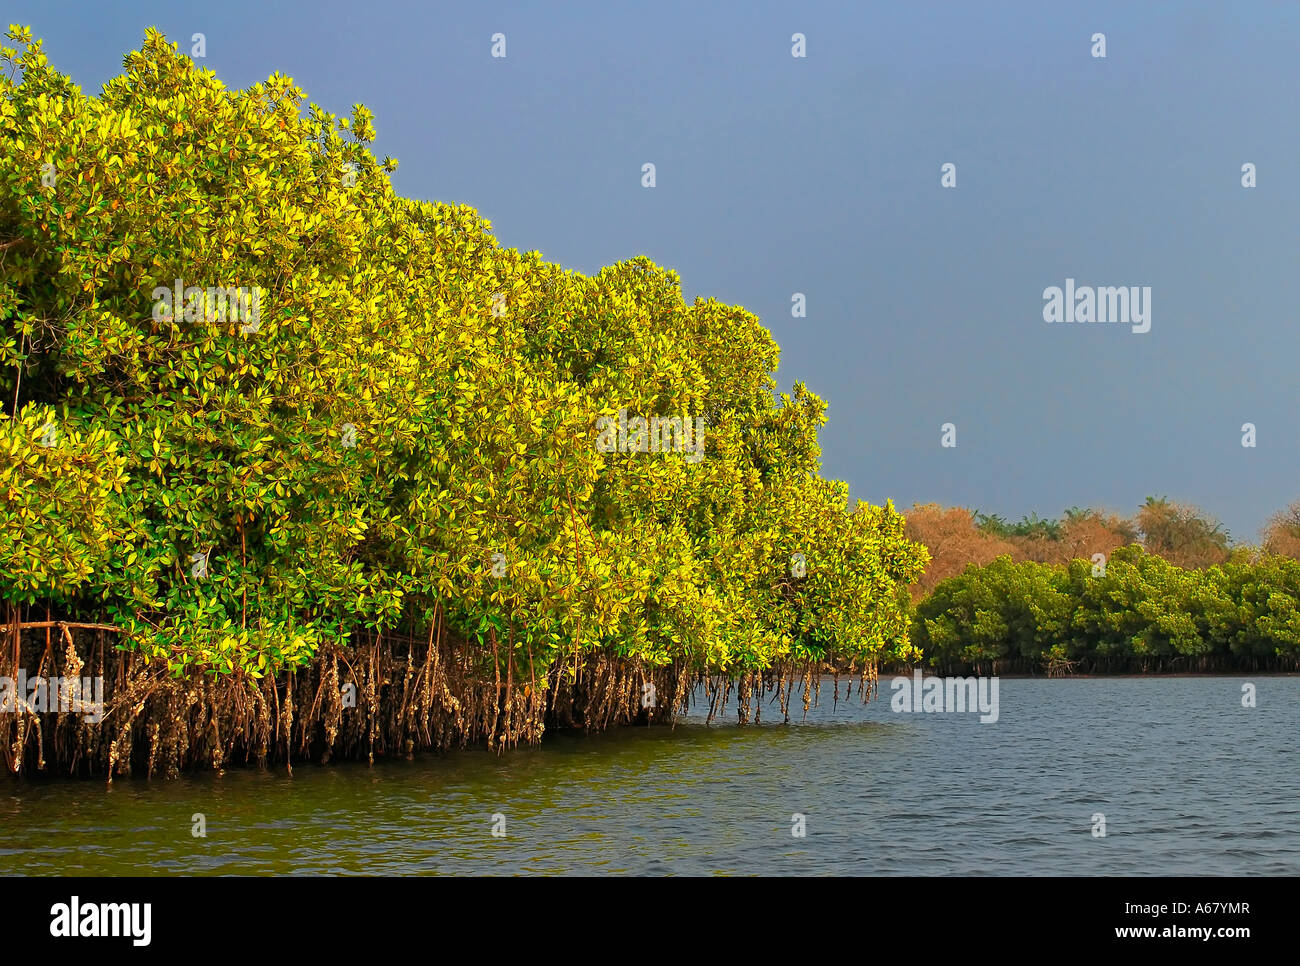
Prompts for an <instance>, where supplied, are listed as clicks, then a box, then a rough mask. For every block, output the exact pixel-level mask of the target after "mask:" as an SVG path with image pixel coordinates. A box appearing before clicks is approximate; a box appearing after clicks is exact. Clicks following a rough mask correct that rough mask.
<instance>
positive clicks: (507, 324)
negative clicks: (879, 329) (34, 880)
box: [0, 28, 1300, 781]
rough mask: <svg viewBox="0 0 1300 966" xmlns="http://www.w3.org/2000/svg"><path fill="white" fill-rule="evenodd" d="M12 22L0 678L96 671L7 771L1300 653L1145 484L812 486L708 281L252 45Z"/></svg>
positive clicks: (615, 720) (1280, 579) (794, 405)
mask: <svg viewBox="0 0 1300 966" xmlns="http://www.w3.org/2000/svg"><path fill="white" fill-rule="evenodd" d="M8 38H9V41H10V43H11V44H12V45H13V46H8V47H6V48H5V49H4V50H3V51H0V501H2V503H0V506H2V507H3V514H4V519H3V521H0V522H2V523H3V527H2V528H0V598H3V613H0V688H3V687H4V686H5V682H6V681H7V682H13V681H15V680H19V679H26V680H32V679H45V680H53V679H56V678H57V679H58V680H60V681H72V682H80V681H84V680H88V679H89V680H101V679H102V685H103V687H102V691H101V692H100V693H101V694H102V695H103V709H102V718H101V717H100V716H98V715H96V716H93V720H92V716H88V715H84V714H81V713H78V712H77V711H76V710H68V708H69V707H73V706H72V705H64V704H60V705H59V707H57V708H39V707H30V706H27V705H26V704H23V706H22V707H21V708H20V709H19V710H17V711H14V712H10V713H0V757H3V760H4V764H5V767H6V770H7V771H8V772H9V773H10V774H13V775H34V774H38V773H44V774H65V775H75V776H98V777H100V778H107V779H108V780H109V781H111V780H112V778H113V776H115V775H129V774H143V775H162V776H172V775H176V774H178V773H179V772H180V771H182V770H187V769H196V768H213V769H218V770H220V769H222V768H225V767H229V766H233V765H241V764H245V763H248V764H255V765H260V766H268V765H271V764H282V765H286V766H289V767H291V766H292V764H293V763H294V762H305V761H318V762H325V761H329V760H331V759H344V758H347V759H367V760H370V761H373V760H374V759H375V758H376V757H377V756H385V757H403V756H404V757H410V756H412V755H413V754H415V753H416V752H418V751H422V750H436V751H445V750H448V749H451V748H456V747H465V746H468V745H479V746H483V745H486V746H487V747H488V748H490V749H492V750H494V751H504V750H505V749H507V748H510V747H513V746H516V745H519V744H535V743H537V742H538V741H539V740H540V739H541V736H542V734H543V733H544V732H545V731H546V730H547V729H554V728H585V729H591V730H598V729H603V728H608V727H614V726H618V725H631V724H657V723H671V722H672V721H674V720H675V719H676V717H677V715H678V714H679V713H680V712H681V710H682V709H683V707H684V706H685V705H686V703H687V702H688V701H690V700H692V695H693V694H695V693H696V692H697V691H698V689H699V687H700V686H701V685H702V686H703V689H704V690H703V692H702V693H703V695H704V697H703V701H704V703H705V704H706V705H707V708H708V716H709V718H710V719H712V717H713V716H714V715H715V714H717V713H720V712H721V710H722V709H723V707H724V706H726V705H727V704H728V702H729V701H730V700H731V699H732V698H733V697H734V698H735V699H736V700H737V703H738V708H739V712H738V713H739V717H740V720H741V721H742V722H746V721H749V720H754V721H758V720H760V719H761V717H762V715H764V714H771V711H770V710H768V709H769V708H770V706H771V703H772V702H774V703H775V706H776V708H777V709H778V711H779V713H780V714H781V715H782V716H783V717H784V718H785V719H786V720H788V719H789V717H790V715H791V714H797V713H799V711H800V709H802V710H803V711H804V712H806V711H807V709H808V708H809V707H810V705H811V703H814V702H816V701H817V700H818V697H819V694H820V691H821V689H822V688H823V686H824V683H823V678H822V676H823V675H825V674H829V675H831V676H832V678H833V685H832V686H833V688H834V693H835V697H836V700H838V699H839V697H840V688H841V685H842V684H844V685H846V686H847V689H848V692H849V693H856V694H857V695H858V696H859V697H860V698H863V699H866V698H868V697H870V696H871V694H872V693H873V691H874V690H875V687H876V685H877V683H878V680H879V677H880V676H881V675H882V674H885V673H889V671H888V669H897V670H901V671H904V672H905V673H910V671H911V669H912V668H913V667H924V668H925V669H926V671H927V673H934V672H939V673H945V674H947V673H965V672H975V673H981V674H984V673H994V674H1000V673H1009V674H1015V673H1020V672H1022V671H1023V672H1025V673H1029V674H1035V673H1046V674H1050V675H1056V674H1080V673H1090V672H1097V671H1105V672H1116V673H1131V672H1134V671H1138V672H1143V671H1159V670H1162V669H1172V670H1174V671H1175V672H1176V673H1178V672H1183V673H1185V672H1189V671H1191V672H1195V671H1207V670H1251V671H1277V672H1286V671H1294V670H1296V669H1297V653H1298V650H1297V647H1298V646H1297V644H1296V643H1295V642H1296V641H1300V616H1298V615H1297V613H1296V607H1297V606H1300V605H1297V603H1296V601H1297V599H1300V564H1297V563H1296V562H1295V561H1294V560H1290V559H1289V558H1285V557H1283V556H1281V555H1279V553H1278V552H1277V551H1278V548H1277V547H1271V548H1268V550H1267V552H1264V551H1261V552H1259V553H1255V554H1254V555H1253V556H1251V555H1250V554H1247V553H1246V552H1245V551H1240V550H1233V551H1229V550H1228V548H1227V544H1226V535H1225V534H1222V533H1221V532H1219V531H1217V530H1215V528H1214V527H1210V531H1209V536H1208V537H1207V536H1206V534H1205V533H1202V532H1201V531H1199V530H1196V528H1195V526H1193V528H1192V530H1191V531H1186V525H1187V519H1186V518H1185V514H1183V515H1180V514H1182V511H1181V510H1180V509H1179V508H1177V507H1174V506H1173V505H1170V504H1167V502H1166V504H1165V505H1164V507H1163V509H1162V508H1161V507H1159V506H1157V507H1156V508H1155V509H1152V508H1151V507H1147V508H1144V512H1146V513H1147V516H1146V517H1145V518H1143V521H1142V522H1140V525H1138V526H1137V527H1136V528H1135V527H1132V526H1129V525H1128V524H1127V523H1125V522H1124V521H1120V520H1119V519H1118V518H1115V517H1112V516H1105V515H1102V514H1095V513H1093V511H1087V512H1086V513H1085V512H1083V511H1080V513H1079V515H1078V516H1077V518H1073V517H1072V518H1071V519H1069V520H1068V521H1067V525H1064V526H1061V527H1057V530H1059V533H1057V534H1056V535H1053V534H1054V532H1055V531H1053V529H1052V528H1053V527H1054V526H1056V523H1055V522H1053V521H1040V520H1038V519H1037V518H1034V519H1033V520H1031V521H1028V525H1027V529H1025V530H1024V532H1023V533H1022V532H1020V531H1018V530H1016V528H1015V527H1013V526H1010V525H1007V524H1005V523H1004V522H1002V521H1000V520H999V519H998V518H995V517H984V516H982V515H979V514H975V515H971V514H969V513H968V512H967V511H964V510H941V509H939V508H936V507H919V508H913V510H911V511H909V512H908V514H907V515H906V519H905V517H904V515H903V514H900V513H899V512H897V511H896V510H895V508H894V506H893V504H892V502H889V503H886V504H885V505H884V506H883V507H882V506H872V505H870V504H867V503H865V502H863V501H858V502H857V503H856V505H854V506H852V507H850V500H849V493H848V487H847V486H846V485H845V484H843V483H840V482H837V481H832V480H825V479H823V478H822V477H821V476H820V466H821V452H820V447H819V444H818V439H817V434H818V430H819V428H820V427H821V426H822V425H823V424H824V423H825V420H826V415H825V414H826V406H825V404H824V403H823V402H822V400H820V399H819V398H818V397H817V396H816V395H814V394H813V393H812V392H810V391H809V390H808V389H807V388H806V387H805V386H804V385H803V384H802V383H796V384H795V386H794V388H793V391H792V393H789V394H786V393H778V392H777V390H776V387H777V383H776V380H775V373H776V367H777V361H778V356H779V350H778V347H777V345H776V344H775V342H774V341H773V340H772V338H771V335H770V333H769V332H768V331H767V330H766V329H765V328H764V327H763V326H762V325H761V324H760V323H759V320H758V319H757V318H756V317H755V316H753V315H752V314H751V313H749V312H747V311H745V310H744V309H743V308H740V307H737V306H728V305H724V304H721V303H719V302H717V301H715V300H712V299H703V298H697V299H696V300H695V301H694V302H693V303H692V304H686V303H685V301H684V300H683V297H682V293H681V287H680V282H679V279H678V276H677V275H676V274H675V273H673V272H671V271H668V270H665V269H662V268H660V267H658V266H657V265H655V264H654V263H653V262H652V261H650V260H649V259H648V258H645V257H636V258H633V259H630V260H628V261H625V262H622V263H619V264H616V265H613V266H611V267H608V268H605V269H603V270H601V271H600V272H599V273H597V274H596V275H595V276H594V277H588V276H584V275H582V274H580V273H577V272H574V271H569V270H566V269H564V268H562V267H560V266H557V265H553V264H550V263H547V262H544V261H543V260H542V257H541V255H540V254H539V253H536V252H528V253H520V252H518V251H517V250H514V249H505V248H502V247H500V246H499V245H498V244H497V242H496V240H495V239H494V238H493V237H492V235H491V234H490V233H489V230H490V228H491V226H490V224H489V223H488V222H487V221H485V220H484V219H482V218H480V217H479V215H478V214H477V213H476V212H475V211H474V210H473V209H471V208H469V207H468V206H464V205H448V204H441V203H431V202H423V201H415V200H410V199H406V198H402V197H400V196H398V195H397V194H396V193H395V191H394V190H393V188H392V185H391V181H390V178H389V175H390V174H391V172H392V171H394V170H395V169H396V167H397V162H396V161H394V160H392V159H390V158H384V159H383V160H378V159H376V158H375V157H374V156H373V155H372V154H371V152H370V149H369V147H368V146H369V145H370V144H371V143H372V142H373V140H374V138H375V136H376V135H375V131H374V127H373V118H372V116H371V114H370V112H369V111H367V110H366V109H365V108H364V107H363V106H360V105H356V106H355V107H354V109H353V111H352V114H351V116H349V117H339V116H336V115H333V114H331V113H329V112H327V111H324V110H323V109H322V108H320V107H318V106H316V105H314V104H309V103H307V102H306V101H305V97H304V95H303V92H302V91H301V90H299V89H298V88H297V87H295V86H294V85H293V83H292V81H291V80H289V79H288V78H285V77H283V76H280V75H274V76H272V77H271V78H269V79H268V80H267V81H266V82H265V83H263V84H257V85H254V86H253V87H250V88H248V89H247V90H242V91H238V90H236V91H232V90H228V89H226V88H225V87H224V85H222V84H221V82H220V81H219V80H218V79H217V78H216V76H215V75H214V74H213V73H212V72H211V71H209V70H201V69H198V68H197V67H196V66H195V65H194V63H193V62H192V61H191V60H190V59H189V58H186V57H184V56H181V55H180V54H178V53H177V49H176V45H174V44H170V43H168V42H167V41H166V40H165V38H163V37H162V35H161V34H159V33H157V32H156V31H153V30H150V31H148V32H147V33H146V36H145V41H144V44H143V46H142V48H141V49H140V50H139V51H135V52H132V53H130V54H128V55H127V56H126V58H125V61H124V64H125V73H124V74H123V75H122V76H121V77H118V78H116V79H114V80H112V81H110V82H109V83H108V84H106V85H105V86H104V88H103V90H102V91H101V93H100V94H98V95H96V96H87V95H85V94H83V93H82V92H81V91H80V90H79V89H78V88H77V87H76V85H74V84H73V83H72V81H71V80H70V79H69V78H68V77H66V76H65V75H62V74H59V73H58V72H57V71H54V70H52V69H51V68H50V67H49V64H48V61H47V59H46V57H45V54H44V53H43V51H42V49H41V44H40V42H39V41H34V40H33V39H32V38H31V35H30V31H28V30H27V29H25V28H11V29H10V32H9V34H8ZM615 426H617V429H618V432H617V434H614V432H613V427H615ZM687 427H690V430H691V431H690V434H689V435H687V434H686V432H685V431H686V429H687ZM1150 502H1151V501H1148V503H1150ZM1165 511H1168V512H1165ZM1161 513H1164V514H1165V516H1164V517H1161V516H1160V514H1161ZM954 514H955V516H954ZM962 514H965V518H964V522H963V518H962ZM1161 520H1163V521H1164V523H1165V524H1168V526H1167V527H1166V529H1165V530H1162V529H1160V526H1161V525H1163V524H1161V523H1160V521H1161ZM1297 521H1300V516H1297ZM963 526H965V527H966V530H963V529H962V527H963ZM1017 526H1019V525H1017ZM1180 526H1182V527H1184V530H1178V527H1180ZM999 527H1001V528H1004V529H1005V532H1002V531H1000V530H999ZM1170 528H1172V529H1170ZM967 531H971V532H967ZM1184 531H1186V532H1184ZM1193 531H1195V533H1194V534H1193V536H1195V539H1191V538H1189V539H1188V540H1187V541H1184V542H1183V543H1180V544H1179V549H1178V553H1180V554H1183V556H1181V557H1180V556H1177V554H1175V552H1174V549H1175V548H1174V543H1177V542H1178V540H1182V537H1177V535H1178V534H1183V536H1186V534H1187V533H1192V532H1193ZM972 532H973V533H974V534H975V535H974V536H972V535H971V533H972ZM1139 532H1140V533H1141V536H1142V540H1143V542H1144V544H1145V549H1144V548H1143V547H1142V546H1131V545H1130V544H1132V543H1133V540H1134V538H1136V537H1137V536H1138V533H1139ZM1295 533H1296V534H1297V535H1300V525H1297V526H1296V527H1295ZM1061 534H1064V535H1065V536H1061ZM1169 534H1174V536H1173V537H1169ZM1165 537H1169V539H1170V540H1173V541H1174V543H1170V544H1169V546H1168V547H1164V545H1163V544H1161V542H1160V541H1161V540H1162V539H1165ZM1175 537H1177V539H1175ZM1112 538H1113V539H1112ZM1207 540H1208V542H1206V541H1207ZM963 541H965V542H963ZM1198 541H1199V542H1198ZM1004 545H1005V546H1004ZM1296 546H1300V540H1297V543H1296ZM927 547H928V548H929V549H928V550H927ZM1026 548H1028V549H1026ZM1044 548H1046V549H1044ZM1099 548H1100V549H1099ZM1117 548H1118V549H1117ZM1049 550H1050V552H1048V551H1049ZM995 551H996V552H995ZM1220 551H1222V559H1217V557H1218V555H1219V554H1220ZM1079 552H1084V555H1085V556H1087V555H1089V554H1092V553H1094V552H1100V553H1102V554H1103V555H1106V556H1108V564H1107V569H1106V570H1105V574H1104V575H1094V574H1093V573H1091V571H1090V570H1088V568H1091V567H1094V566H1095V564H1093V563H1089V562H1088V561H1087V560H1083V559H1080V560H1075V559H1073V556H1072V555H1077V554H1078V553H1079ZM1288 552H1289V551H1288ZM1161 553H1163V554H1164V556H1161V555H1160V554H1161ZM1036 554H1037V556H1035V555H1036ZM1197 554H1200V555H1201V557H1196V555H1197ZM1017 555H1020V556H1021V557H1023V558H1025V559H1020V560H1016V559H1015V557H1016V556H1017ZM1207 555H1208V556H1207ZM1166 556H1167V557H1168V558H1169V559H1168V560H1166V559H1165V557H1166ZM1210 557H1213V558H1216V559H1213V560H1209V558H1210ZM1040 558H1041V559H1040ZM1202 558H1205V559H1206V560H1208V562H1205V563H1204V565H1202V562H1203V561H1202ZM1170 561H1173V562H1170ZM1175 563H1177V564H1179V566H1175ZM882 669H884V670H882ZM8 686H9V687H10V689H11V691H12V688H13V685H12V683H10V684H9V685H8ZM48 691H49V688H48V687H47V688H46V692H47V697H46V698H45V700H46V701H51V702H52V701H53V700H55V698H51V697H49V696H48ZM20 697H23V698H24V699H25V696H20ZM56 697H57V696H56ZM729 713H730V712H729Z"/></svg>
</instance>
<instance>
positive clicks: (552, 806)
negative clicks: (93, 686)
mask: <svg viewBox="0 0 1300 966" xmlns="http://www.w3.org/2000/svg"><path fill="white" fill-rule="evenodd" d="M1247 682H1249V683H1252V684H1253V685H1254V686H1255V687H1256V689H1257V691H1256V698H1255V700H1256V707H1254V708H1246V707H1243V706H1242V687H1243V684H1246V683H1247ZM830 689H831V684H830V681H829V679H828V680H827V681H826V683H825V685H824V687H823V691H822V703H821V705H820V707H815V708H813V709H812V710H811V711H810V712H809V714H808V717H807V720H806V721H805V720H801V719H800V717H798V716H792V721H791V723H790V724H789V725H783V724H781V723H780V715H779V713H777V710H776V708H775V706H772V707H771V708H770V709H769V713H770V716H771V719H772V720H771V721H770V722H769V720H767V718H766V717H765V719H764V720H763V721H762V723H761V724H758V725H752V724H751V725H746V726H743V727H742V726H738V725H736V724H734V720H735V719H734V715H732V716H731V718H730V719H729V720H723V721H717V720H715V721H714V723H713V724H711V725H709V726H705V724H704V721H703V717H702V715H701V714H699V713H697V712H693V713H692V714H691V715H689V716H688V717H687V718H686V719H685V720H684V721H681V722H679V723H678V725H677V726H676V728H673V729H669V728H667V727H656V728H631V729H623V730H620V731H615V732H611V733H607V734H601V735H574V734H556V735H548V736H547V737H546V739H545V740H544V741H543V743H542V745H541V746H540V747H538V748H524V749H518V750H515V751H513V752H509V753H507V754H505V755H503V756H500V757H498V756H496V755H492V754H489V753H488V752H486V751H478V750H471V751H462V752H456V753H453V754H450V755H448V756H445V757H439V756H433V755H430V756H425V757H420V758H417V759H416V760H415V761H409V762H408V761H387V762H383V763H381V764H378V765H376V766H375V767H374V768H369V767H367V766H366V765H364V764H332V765H328V766H324V767H321V766H314V765H306V764H304V765H298V766H296V767H295V769H294V774H293V776H292V777H289V776H288V775H287V774H286V772H285V770H284V769H283V768H280V769H275V770H271V771H267V772H258V771H257V770H255V769H241V768H233V769H231V770H229V771H227V772H226V774H225V775H224V776H221V777H217V776H215V775H213V774H198V775H192V776H186V777H183V778H181V779H180V780H177V781H171V782H168V781H161V780H153V781H147V780H143V779H129V780H127V779H119V780H117V781H116V782H115V783H114V784H113V785H112V787H111V788H107V787H106V786H105V785H104V783H103V782H101V781H90V782H84V781H82V782H77V781H66V780H59V781H40V780H38V781H17V780H13V779H4V778H0V833H3V834H2V835H0V869H2V870H3V872H4V873H7V874H15V873H16V874H60V873H61V874H69V875H97V874H136V875H148V874H151V873H171V874H263V873H291V874H319V873H351V874H358V873H359V874H389V873H397V874H401V873H426V874H433V873H488V874H518V873H522V874H541V873H547V874H557V873H578V874H584V873H587V874H589V873H642V874H655V875H658V874H670V873H672V874H696V875H701V874H702V875H711V874H726V875H754V874H759V875H781V874H800V875H808V874H811V875H832V874H849V875H892V874H912V875H937V874H949V875H1045V874H1058V875H1059V874H1082V875H1149V874H1166V875H1184V874H1207V875H1226V874H1268V875H1281V874H1290V875H1295V874H1297V873H1300V761H1297V756H1296V751H1295V748H1296V739H1297V733H1298V730H1300V677H1263V676H1261V677H1258V678H1248V677H1195V678H1192V677H1188V678H1092V679H1070V680H1041V679H1009V678H1003V679H1001V681H1000V682H999V691H998V694H999V714H998V720H997V721H996V723H987V724H985V723H981V722H980V720H979V715H978V714H971V713H960V712H958V713H898V712H894V711H892V710H891V695H892V693H893V692H892V690H891V688H890V684H889V679H887V678H886V679H884V680H882V682H881V689H880V694H879V696H878V698H877V699H876V700H874V701H872V702H871V703H869V704H867V705H863V704H862V703H861V702H860V701H859V700H858V699H857V698H856V697H855V698H853V699H851V700H848V701H845V700H840V701H839V702H838V704H837V703H835V702H833V701H832V700H831V690H830ZM196 813H202V815H203V816H204V820H205V823H206V832H207V835H206V837H205V838H196V837H195V836H194V835H193V834H192V831H193V827H194V816H195V814H196ZM494 816H496V817H495V818H494ZM798 816H802V820H801V819H800V818H799V817H798ZM1097 816H1104V822H1105V829H1104V830H1105V835H1104V836H1102V835H1099V834H1095V833H1097V832H1100V831H1101V823H1100V821H1098V819H1097ZM494 826H495V828H496V830H497V831H498V832H501V831H504V835H499V836H494V835H493V829H494ZM800 830H802V831H803V833H804V834H803V835H802V836H799V835H796V834H794V833H795V832H797V831H800Z"/></svg>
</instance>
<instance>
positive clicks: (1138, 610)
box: [913, 545, 1300, 670]
mask: <svg viewBox="0 0 1300 966" xmlns="http://www.w3.org/2000/svg"><path fill="white" fill-rule="evenodd" d="M913 641H914V643H915V644H916V645H917V646H918V647H920V648H921V649H922V650H923V651H924V652H925V654H926V656H927V658H928V659H929V661H930V663H932V664H935V665H943V666H947V667H954V666H988V665H989V664H990V663H991V662H993V661H1004V662H1012V664H1013V665H1015V666H1027V667H1035V666H1038V665H1042V664H1050V663H1052V662H1053V661H1060V660H1066V661H1070V662H1075V663H1080V664H1081V665H1082V666H1084V667H1086V668H1090V669H1101V670H1105V669H1114V670H1123V669H1127V668H1134V667H1150V666H1162V667H1168V668H1176V667H1180V666H1183V667H1186V666H1191V665H1192V663H1193V662H1197V661H1202V662H1205V663H1207V664H1208V665H1209V666H1214V667H1216V668H1229V667H1245V666H1254V665H1252V664H1251V663H1250V662H1273V663H1277V664H1280V665H1284V666H1294V665H1295V663H1296V662H1297V661H1300V561H1296V560H1294V559H1291V558H1289V557H1283V556H1274V555H1266V556H1264V557H1262V558H1260V559H1251V558H1250V557H1249V556H1248V555H1247V554H1238V555H1235V556H1234V557H1233V558H1232V559H1230V560H1229V561H1227V562H1226V563H1224V564H1221V565H1215V566H1211V567H1205V568H1197V569H1183V568H1181V567H1177V566H1174V565H1173V564H1171V563H1169V562H1168V561H1166V560H1165V559H1163V558H1162V557H1160V556H1157V555H1156V554H1152V553H1149V552H1147V551H1146V550H1144V549H1143V548H1142V547H1140V546H1137V545H1133V546H1128V547H1123V548H1121V549H1118V550H1116V551H1115V552H1114V553H1113V554H1112V555H1111V557H1110V559H1109V560H1108V561H1107V562H1106V565H1105V569H1104V572H1102V571H1101V568H1099V567H1096V566H1095V565H1094V564H1093V563H1092V562H1091V561H1088V560H1075V561H1073V562H1071V563H1070V564H1069V565H1068V566H1065V567H1060V566H1052V565H1049V564H1040V563H1032V562H1027V563H1012V561H1011V559H1010V558H1009V557H1005V556H1004V557H999V558H998V559H997V560H995V561H994V562H992V563H990V564H988V565H987V566H984V567H980V566H975V565H971V566H969V567H967V569H966V571H965V572H964V573H962V574H960V575H958V576H956V577H951V578H949V579H947V580H945V581H942V582H941V583H940V584H939V585H938V586H937V587H936V588H935V590H934V592H933V593H932V594H930V595H929V596H928V597H926V598H925V599H924V600H922V601H921V602H920V603H919V604H918V605H917V608H916V615H915V619H914V624H913Z"/></svg>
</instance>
